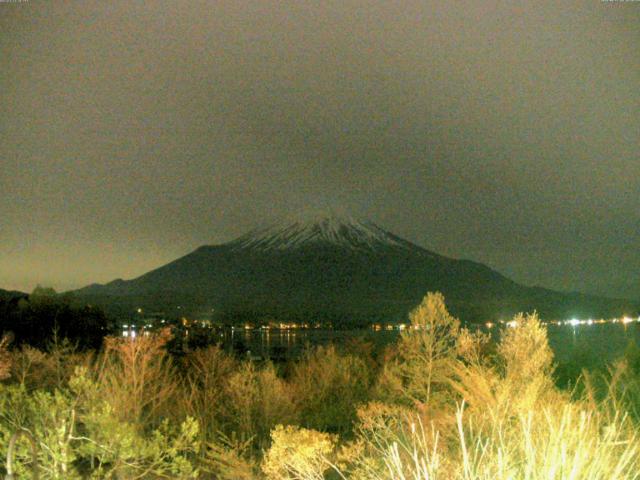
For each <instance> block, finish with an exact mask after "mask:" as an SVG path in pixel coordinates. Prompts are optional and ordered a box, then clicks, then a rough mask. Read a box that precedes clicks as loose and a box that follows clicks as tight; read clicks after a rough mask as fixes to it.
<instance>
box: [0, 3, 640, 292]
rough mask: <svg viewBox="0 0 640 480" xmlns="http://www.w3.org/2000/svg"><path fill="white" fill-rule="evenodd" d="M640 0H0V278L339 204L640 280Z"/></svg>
mask: <svg viewBox="0 0 640 480" xmlns="http://www.w3.org/2000/svg"><path fill="white" fill-rule="evenodd" d="M639 146H640V3H634V2H600V1H598V0H593V1H581V2H577V1H573V0H571V1H562V2H496V1H494V0H483V1H478V0H475V1H462V2H443V1H439V2H425V1H414V0H410V1H405V2H389V1H380V2H353V1H346V0H339V1H324V2H316V1H307V0H304V1H296V2H293V1H292V2H276V1H271V0H268V1H266V0H260V1H253V2H243V1H238V0H232V1H217V2H201V1H180V0H174V1H171V2H166V1H156V2H148V3H147V2H134V1H126V2H96V1H77V2H64V3H63V2H45V1H39V0H29V1H26V2H22V3H0V192H1V197H0V288H5V289H20V290H26V291H30V290H31V289H33V287H34V286H35V285H36V284H37V283H41V284H45V285H50V286H53V287H54V288H56V289H58V290H65V289H69V288H75V287H80V286H84V285H86V284H89V283H92V282H106V281H109V280H112V279H114V278H117V277H123V278H131V277H134V276H138V275H140V274H142V273H144V272H146V271H148V270H150V269H152V268H155V267H158V266H160V265H162V264H164V263H166V262H168V261H170V260H172V259H174V258H176V257H178V256H181V255H184V254H186V253H188V252H189V251H191V250H193V249H195V248H196V247H198V246H200V245H202V244H215V243H221V242H224V241H227V240H230V239H232V238H233V237H235V236H237V235H239V234H242V233H244V232H245V231H246V230H247V229H249V228H251V227H254V226H255V225H257V224H258V223H259V222H262V221H263V220H264V219H265V218H274V217H277V216H280V215H286V214H291V213H295V212H297V211H298V210H302V209H308V208H314V209H315V208H340V209H342V210H347V211H349V212H351V214H353V215H354V216H356V217H364V218H369V219H371V220H373V221H374V222H376V223H378V224H379V225H381V226H383V227H384V228H386V229H388V230H390V231H393V232H394V233H396V234H398V235H400V236H403V237H405V238H407V239H409V240H411V241H414V242H416V243H418V244H420V245H422V246H424V247H426V248H429V249H431V250H434V251H437V252H439V253H441V254H444V255H449V256H453V257H456V258H469V259H473V260H476V261H479V262H483V263H486V264H488V265H490V266H492V267H493V268H495V269H497V270H499V271H500V272H502V273H504V274H506V275H508V276H510V277H511V278H513V279H514V280H517V281H520V282H523V283H525V284H529V285H533V284H538V285H544V286H548V287H552V288H557V289H562V290H583V291H588V292H595V293H600V294H607V295H613V296H631V297H635V298H640V255H639V247H640V150H639Z"/></svg>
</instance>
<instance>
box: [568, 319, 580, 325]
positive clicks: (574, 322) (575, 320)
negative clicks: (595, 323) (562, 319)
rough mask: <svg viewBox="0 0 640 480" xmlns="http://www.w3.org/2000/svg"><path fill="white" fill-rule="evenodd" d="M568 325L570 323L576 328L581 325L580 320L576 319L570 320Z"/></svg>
mask: <svg viewBox="0 0 640 480" xmlns="http://www.w3.org/2000/svg"><path fill="white" fill-rule="evenodd" d="M567 323H568V324H569V325H571V326H572V327H575V326H577V325H580V320H577V319H575V318H572V319H571V320H569V321H568V322H567Z"/></svg>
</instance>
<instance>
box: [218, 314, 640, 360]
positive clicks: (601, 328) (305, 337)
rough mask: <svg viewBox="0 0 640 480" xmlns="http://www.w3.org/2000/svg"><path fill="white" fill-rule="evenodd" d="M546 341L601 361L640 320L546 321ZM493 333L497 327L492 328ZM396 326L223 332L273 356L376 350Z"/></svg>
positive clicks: (561, 356) (572, 356)
mask: <svg viewBox="0 0 640 480" xmlns="http://www.w3.org/2000/svg"><path fill="white" fill-rule="evenodd" d="M547 331H548V334H549V344H550V346H551V348H552V349H553V351H554V353H555V358H556V362H558V363H564V362H569V361H574V362H575V361H580V362H584V363H589V364H591V365H601V364H603V363H606V362H611V361H613V360H615V359H616V358H618V357H620V356H621V355H622V354H623V353H624V351H625V349H626V348H627V346H628V345H629V344H630V343H633V344H636V345H640V324H638V323H632V324H629V325H625V324H621V323H618V324H610V323H609V324H593V325H579V326H570V325H560V326H558V325H549V326H547ZM492 333H493V334H494V337H496V338H497V337H498V336H499V333H498V329H497V328H493V329H492ZM399 335H400V332H399V331H398V330H380V331H373V330H346V331H345V330H314V329H311V330H303V329H295V330H279V329H270V330H263V329H252V330H244V329H242V330H235V331H233V332H227V333H225V334H224V336H223V345H224V346H225V347H226V348H229V349H231V348H234V346H235V348H236V349H239V350H246V349H248V350H250V351H251V353H252V354H253V355H256V356H261V357H263V358H266V357H276V358H291V357H297V356H299V355H300V354H301V353H302V352H303V351H304V349H305V347H306V346H307V345H311V346H314V345H327V344H331V343H333V344H335V345H337V346H346V347H349V345H350V344H351V343H353V342H355V341H364V342H371V343H372V344H373V346H374V349H375V350H378V351H382V350H383V349H384V347H385V346H387V345H389V344H390V343H393V342H395V341H396V340H397V339H398V337H399Z"/></svg>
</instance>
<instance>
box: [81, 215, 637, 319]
mask: <svg viewBox="0 0 640 480" xmlns="http://www.w3.org/2000/svg"><path fill="white" fill-rule="evenodd" d="M428 291H440V292H442V293H443V294H444V295H445V298H446V301H447V305H448V307H449V309H450V310H451V312H452V313H453V314H454V315H457V316H459V317H460V318H461V319H463V320H467V321H486V320H495V319H498V318H501V317H502V318H506V317H509V316H511V315H513V314H514V313H517V312H520V311H532V310H534V309H536V310H537V311H538V312H539V313H540V314H541V316H543V317H547V318H569V317H572V316H580V317H587V316H590V317H603V316H610V315H619V314H623V313H635V312H636V311H637V307H636V306H635V305H631V304H629V302H625V301H621V300H614V299H608V298H603V297H595V296H590V295H584V294H580V293H561V292H557V291H552V290H548V289H545V288H540V287H528V286H524V285H520V284H518V283H516V282H513V281H512V280H510V279H508V278H506V277H505V276H503V275H501V274H500V273H498V272H496V271H495V270H492V269H491V268H489V267H487V266H485V265H483V264H481V263H477V262H473V261H469V260H457V259H452V258H448V257H445V256H442V255H439V254H437V253H435V252H432V251H429V250H427V249H425V248H423V247H421V246H418V245H416V244H414V243H412V242H409V241H408V240H404V239H402V238H400V237H398V236H397V235H394V234H393V233H391V232H388V231H386V230H385V229H383V228H381V227H379V226H378V225H376V224H375V223H373V222H369V221H362V220H356V219H354V218H351V217H348V216H337V215H328V216H327V215H314V216H312V217H304V218H293V219H287V220H282V221H279V222H276V223H274V224H272V225H269V226H267V227H264V228H258V229H255V230H252V231H250V232H248V233H246V234H245V235H242V236H240V237H239V238H236V239H235V240H232V241H230V242H228V243H224V244H221V245H212V246H202V247H200V248H198V249H196V250H195V251H193V252H191V253H189V254H188V255H186V256H184V257H182V258H179V259H177V260H175V261H173V262H171V263H169V264H167V265H164V266H162V267H160V268H157V269H155V270H152V271H150V272H148V273H145V274H144V275H142V276H140V277H138V278H134V279H132V280H121V279H119V280H114V281H113V282H110V283H107V284H105V285H99V284H93V285H90V286H88V287H85V288H82V289H80V290H76V291H75V292H74V293H75V294H76V296H78V297H81V298H82V299H86V300H88V301H91V302H93V303H97V304H101V305H103V306H105V307H106V308H107V309H108V310H111V311H115V310H118V311H130V310H132V309H133V308H136V307H144V308H151V309H154V310H162V311H165V312H171V311H173V312H175V311H176V310H175V309H176V308H177V307H178V306H180V308H181V310H180V312H181V313H182V314H185V313H192V314H196V313H197V312H203V311H208V312H211V311H215V312H216V315H220V316H221V318H223V320H224V321H226V322H230V323H234V322H244V321H247V320H250V321H256V320H257V321H260V320H266V319H277V320H296V321H308V322H313V321H331V322H333V323H334V325H336V326H342V327H351V326H361V325H366V324H368V323H371V322H374V321H405V320H406V315H407V312H408V311H409V310H410V309H411V308H412V307H413V306H415V305H416V304H417V303H418V302H419V301H420V300H421V298H422V297H423V296H424V295H425V294H426V293H427V292H428Z"/></svg>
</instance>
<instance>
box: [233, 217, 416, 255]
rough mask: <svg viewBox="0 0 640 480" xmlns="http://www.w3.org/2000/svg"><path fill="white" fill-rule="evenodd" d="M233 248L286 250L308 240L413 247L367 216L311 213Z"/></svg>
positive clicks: (241, 240)
mask: <svg viewBox="0 0 640 480" xmlns="http://www.w3.org/2000/svg"><path fill="white" fill-rule="evenodd" d="M232 243H233V244H234V246H235V247H236V248H249V249H254V250H288V249H293V248H299V247H302V246H307V245H311V244H316V245H317V244H324V245H327V244H328V245H334V246H339V247H343V248H349V249H355V250H361V249H367V250H377V249H381V248H389V247H391V248H400V249H409V248H411V247H415V246H414V245H412V244H410V243H409V242H406V241H404V240H402V239H400V238H398V237H396V236H395V235H393V234H391V233H389V232H387V231H385V230H383V229H382V228H380V227H378V226H377V225H376V224H375V223H373V222H370V221H367V220H357V219H355V218H353V217H350V216H348V215H335V214H313V215H304V216H298V217H293V218H286V219H282V220H279V221H277V222H275V223H274V224H272V225H270V226H267V227H265V228H258V229H255V230H252V231H250V232H249V233H247V234H245V235H243V236H241V237H239V238H238V239H236V240H234V241H233V242H232Z"/></svg>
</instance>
